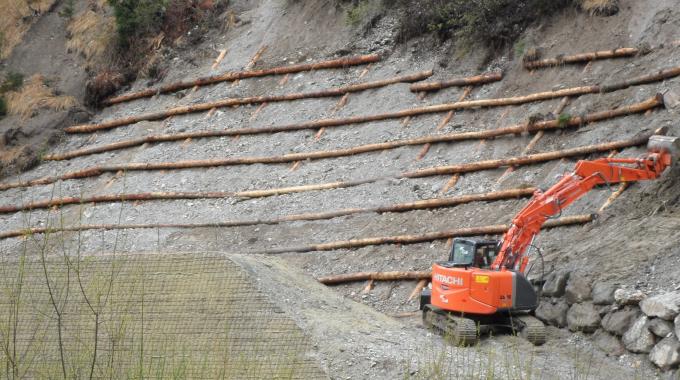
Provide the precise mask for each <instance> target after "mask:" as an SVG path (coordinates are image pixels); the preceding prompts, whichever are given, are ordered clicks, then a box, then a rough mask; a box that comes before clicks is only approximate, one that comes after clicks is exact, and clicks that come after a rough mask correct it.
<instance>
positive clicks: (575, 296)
mask: <svg viewBox="0 0 680 380" xmlns="http://www.w3.org/2000/svg"><path fill="white" fill-rule="evenodd" d="M592 291H593V289H592V287H591V286H590V280H589V279H588V278H586V277H583V276H574V275H572V276H570V277H569V281H568V282H567V287H566V288H565V298H566V299H567V303H568V304H570V305H573V304H575V303H581V302H585V301H588V300H590V299H591V297H590V296H591V293H592Z"/></svg>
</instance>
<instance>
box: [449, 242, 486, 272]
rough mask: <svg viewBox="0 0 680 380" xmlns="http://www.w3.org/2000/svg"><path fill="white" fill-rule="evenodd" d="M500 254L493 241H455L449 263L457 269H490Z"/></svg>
mask: <svg viewBox="0 0 680 380" xmlns="http://www.w3.org/2000/svg"><path fill="white" fill-rule="evenodd" d="M497 254H498V242H496V241H493V240H471V239H454V241H453V247H451V254H450V255H449V262H450V264H453V266H456V267H475V268H488V267H490V266H491V264H492V263H493V261H494V260H495V259H496V255H497Z"/></svg>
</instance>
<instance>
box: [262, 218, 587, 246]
mask: <svg viewBox="0 0 680 380" xmlns="http://www.w3.org/2000/svg"><path fill="white" fill-rule="evenodd" d="M592 220H593V216H592V215H577V216H568V217H563V218H559V219H553V220H549V221H548V222H546V223H545V224H544V225H543V228H554V227H561V226H570V225H578V224H586V223H589V222H591V221H592ZM508 228H510V227H509V226H507V225H504V224H499V225H492V226H482V227H470V228H458V229H453V230H446V231H438V232H430V233H426V234H421V235H398V236H382V237H372V238H363V239H354V240H343V241H335V242H330V243H321V244H312V245H305V246H300V247H284V248H274V249H268V250H264V251H261V252H257V253H261V254H268V255H275V254H281V253H291V252H314V251H335V250H340V249H353V248H361V247H368V246H374V245H386V244H416V243H425V242H430V241H434V240H442V239H448V238H452V237H462V236H481V235H500V234H503V233H505V232H506V231H507V230H508Z"/></svg>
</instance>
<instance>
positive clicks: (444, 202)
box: [0, 188, 536, 238]
mask: <svg viewBox="0 0 680 380" xmlns="http://www.w3.org/2000/svg"><path fill="white" fill-rule="evenodd" d="M535 191H536V189H535V188H524V189H508V190H502V191H495V192H490V193H483V194H467V195H460V196H455V197H446V198H434V199H425V200H419V201H415V202H408V203H397V204H390V205H383V206H377V207H365V208H346V209H340V210H331V211H325V212H313V213H304V214H293V215H286V216H281V217H274V218H270V219H250V220H234V221H221V222H211V223H200V224H196V223H193V224H182V223H171V224H97V225H79V226H73V227H34V228H27V229H19V230H14V231H5V232H3V233H0V238H10V237H19V236H25V235H34V234H44V233H57V232H76V231H88V230H122V229H158V228H209V227H243V226H255V225H263V224H266V225H273V224H279V223H286V222H298V221H315V220H329V219H334V218H340V217H345V216H350V215H357V214H368V213H377V214H382V213H390V212H395V213H396V212H408V211H415V210H431V209H438V208H446V207H454V206H458V205H461V204H466V203H472V202H493V201H500V200H508V199H517V198H521V197H529V196H531V195H532V194H533V193H534V192H535ZM231 195H232V194H231V193H222V192H219V193H145V194H120V195H102V196H95V197H89V198H60V199H53V200H48V201H43V202H34V203H29V204H26V205H23V206H19V207H14V206H4V207H0V212H2V213H5V212H16V211H22V210H32V209H39V208H42V209H44V208H51V207H56V206H64V205H69V204H83V203H92V202H95V203H101V202H123V201H140V200H141V201H150V200H161V199H163V200H167V199H207V198H225V197H229V196H231Z"/></svg>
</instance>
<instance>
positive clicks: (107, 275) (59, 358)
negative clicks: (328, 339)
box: [0, 254, 326, 379]
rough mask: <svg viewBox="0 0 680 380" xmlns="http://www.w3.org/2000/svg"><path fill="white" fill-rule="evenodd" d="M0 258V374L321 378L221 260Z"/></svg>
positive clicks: (264, 303)
mask: <svg viewBox="0 0 680 380" xmlns="http://www.w3.org/2000/svg"><path fill="white" fill-rule="evenodd" d="M2 260H3V262H2V263H1V268H2V269H0V270H1V271H2V273H0V287H1V292H0V344H1V345H2V349H1V350H0V370H1V372H0V377H3V378H23V377H26V378H62V377H64V373H65V374H66V375H65V376H66V377H67V378H85V379H87V378H90V374H92V377H93V378H112V379H120V378H159V379H160V378H163V379H165V378H192V379H195V378H206V379H215V378H227V379H248V378H257V379H260V378H283V379H288V378H305V379H308V378H325V377H326V376H325V375H324V373H323V372H322V371H321V370H320V369H319V367H318V364H317V363H316V362H315V361H314V360H313V359H311V358H310V357H309V356H308V351H309V343H308V340H307V338H306V337H305V336H304V334H303V333H302V331H301V330H300V329H299V328H298V327H297V326H296V325H295V323H294V322H293V321H292V320H291V319H290V318H289V317H287V316H286V315H285V314H283V313H282V312H281V310H279V309H277V308H276V307H275V306H274V305H272V303H271V302H270V301H269V300H268V299H267V298H266V297H265V296H264V295H263V294H261V293H259V292H258V291H257V290H256V289H255V288H254V287H253V285H252V283H251V282H250V281H249V279H248V277H247V276H246V275H245V273H244V272H243V271H242V270H241V269H240V267H238V266H237V265H235V264H234V263H233V262H231V261H230V260H228V259H226V258H225V257H221V256H217V255H200V254H199V255H160V254H153V255H149V254H147V255H137V256H134V255H115V256H100V257H92V256H91V257H80V258H79V257H77V256H58V255H55V256H49V257H46V255H45V256H43V255H42V254H36V255H35V256H33V255H21V256H20V258H17V257H16V256H14V257H13V258H12V257H11V255H8V256H6V257H5V258H3V259H2ZM95 332H96V334H95ZM95 352H96V353H95Z"/></svg>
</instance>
